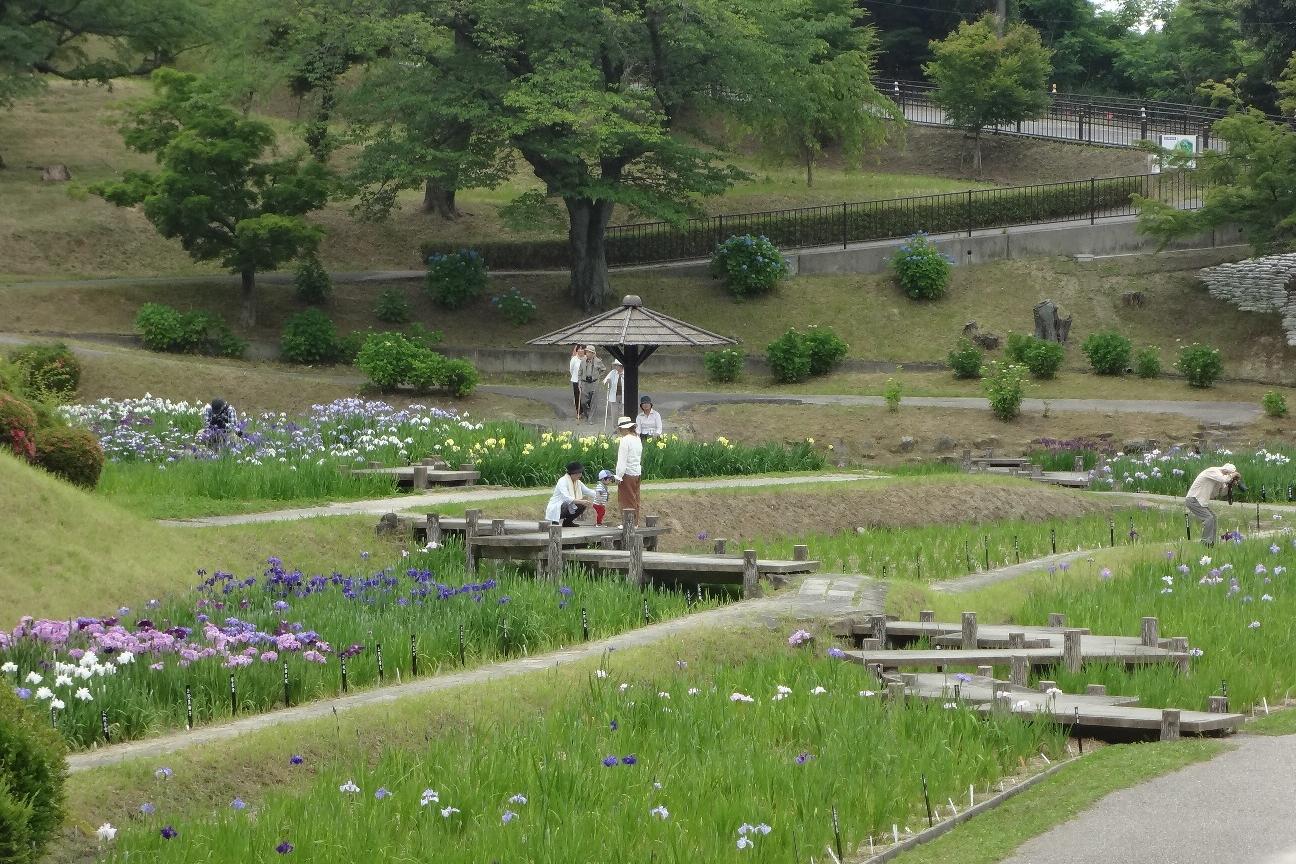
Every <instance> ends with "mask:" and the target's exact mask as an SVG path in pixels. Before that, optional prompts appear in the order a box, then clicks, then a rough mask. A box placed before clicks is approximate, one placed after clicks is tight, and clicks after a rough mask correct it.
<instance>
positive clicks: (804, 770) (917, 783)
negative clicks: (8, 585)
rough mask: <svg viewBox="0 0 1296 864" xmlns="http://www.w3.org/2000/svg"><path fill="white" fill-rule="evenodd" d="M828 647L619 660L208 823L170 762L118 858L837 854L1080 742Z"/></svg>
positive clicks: (147, 791)
mask: <svg viewBox="0 0 1296 864" xmlns="http://www.w3.org/2000/svg"><path fill="white" fill-rule="evenodd" d="M811 650H812V649H811V648H810V647H806V646H802V647H800V648H789V649H788V650H787V653H786V654H783V655H780V656H772V657H768V658H764V659H760V660H756V661H752V662H749V663H746V664H742V665H739V666H735V667H725V666H720V667H716V668H708V669H706V670H700V669H698V668H696V667H698V666H700V664H698V663H697V662H694V663H693V664H692V666H690V665H688V664H685V663H683V662H681V663H680V664H678V665H679V666H680V667H681V668H678V669H677V671H676V672H675V673H674V674H672V675H670V676H667V677H663V678H642V677H639V676H636V675H635V674H634V671H633V670H622V669H618V668H616V667H615V666H609V667H607V668H605V669H600V670H598V671H597V672H596V673H595V674H594V675H592V676H591V677H590V679H589V685H588V687H586V688H583V689H578V690H577V691H576V692H573V693H572V694H571V697H570V698H569V699H568V700H566V701H565V702H564V703H563V704H562V705H561V706H560V707H558V708H557V709H556V710H551V711H547V712H546V713H545V714H543V715H542V716H539V715H538V716H528V717H526V718H524V719H522V720H521V721H519V718H516V717H505V718H499V719H498V720H495V721H490V722H486V721H483V722H480V723H477V724H474V725H473V726H471V727H469V728H464V729H459V730H456V733H455V737H454V739H453V743H452V744H450V745H448V743H447V742H446V741H442V740H434V741H431V742H429V744H428V745H427V746H426V748H424V749H422V750H418V751H408V750H406V751H398V752H388V753H386V754H384V755H382V756H381V757H380V758H378V759H376V760H373V761H370V760H368V759H366V758H363V757H358V758H356V760H355V762H354V763H350V764H348V763H347V761H345V759H344V760H342V761H341V763H340V764H336V765H330V766H325V767H321V768H320V769H319V774H318V776H317V777H316V778H315V780H314V781H313V782H312V783H311V785H310V786H309V787H308V789H307V791H305V792H301V793H288V792H281V793H276V794H272V795H269V796H267V797H265V798H264V799H261V798H257V797H254V796H252V795H249V796H248V799H247V800H243V799H241V798H240V799H238V800H237V802H236V803H235V805H233V806H228V807H221V808H220V810H219V811H217V812H215V813H213V814H212V815H211V816H209V817H208V818H203V819H192V820H191V819H183V818H177V817H176V816H175V815H174V814H170V813H168V811H167V804H166V791H167V783H168V782H171V780H170V778H169V777H167V776H166V775H165V774H163V773H159V775H158V778H159V779H158V780H157V781H156V785H155V786H153V788H144V789H141V790H139V793H138V796H139V799H140V800H139V806H143V805H145V804H147V805H148V807H147V808H145V809H146V810H147V811H148V812H147V814H146V815H145V814H141V815H140V816H138V817H136V818H133V819H132V820H131V822H130V824H124V825H121V826H118V827H120V834H117V835H116V839H115V840H111V841H105V842H107V843H110V844H111V846H112V847H113V849H112V851H113V853H115V854H113V855H112V856H111V860H118V861H126V860H132V861H133V860H138V859H139V858H141V857H142V858H146V859H147V860H150V861H160V862H165V861H187V860H194V859H196V858H199V857H201V858H202V859H203V860H204V861H210V862H214V864H223V862H244V861H259V860H268V859H270V858H273V857H274V853H276V852H277V853H279V854H280V855H284V856H288V857H289V858H291V857H292V856H300V857H302V858H303V860H311V861H327V862H349V861H358V860H366V859H369V858H372V857H373V855H374V850H382V855H383V856H384V857H386V858H388V859H389V860H398V859H406V858H407V859H409V860H415V859H417V860H422V859H424V858H426V856H427V855H428V854H429V850H435V857H436V859H437V860H438V861H445V862H473V864H477V862H483V861H530V862H552V864H569V862H572V861H728V860H743V859H745V858H750V859H752V860H761V861H806V860H809V859H810V858H811V857H813V858H815V859H817V860H827V856H826V853H825V852H824V850H825V848H827V847H835V848H836V849H839V850H841V851H842V852H844V853H845V854H846V855H852V856H853V855H854V854H855V853H856V852H857V851H859V850H862V851H863V852H867V850H868V848H869V847H868V838H869V836H870V835H872V836H873V837H874V838H876V842H877V843H879V844H881V843H882V842H883V838H884V837H885V839H886V841H887V842H889V841H890V839H891V837H892V825H893V824H894V825H896V826H897V831H898V833H901V836H903V833H902V832H904V831H905V830H906V828H909V827H912V828H913V829H914V830H917V829H918V827H919V826H920V825H923V826H924V827H925V823H924V822H923V819H924V818H925V817H924V816H923V815H922V814H923V812H924V810H923V797H922V795H923V790H922V783H923V778H924V776H925V778H926V781H927V783H928V786H929V791H930V797H931V800H932V802H933V803H934V804H938V805H939V804H944V803H945V802H946V800H947V799H949V798H952V799H954V800H955V801H959V802H965V801H966V800H967V791H968V787H969V785H973V784H975V785H976V786H977V787H978V788H979V789H984V788H985V786H986V785H987V784H989V783H992V782H995V781H997V780H999V779H1000V778H1002V777H1003V776H1004V775H1005V774H1009V773H1014V772H1016V771H1018V770H1020V766H1021V765H1022V764H1023V763H1024V761H1026V760H1032V759H1034V758H1035V757H1037V754H1040V753H1041V752H1042V753H1044V754H1046V755H1047V756H1049V757H1050V758H1056V757H1057V756H1059V755H1061V754H1062V753H1063V752H1064V747H1065V744H1064V738H1063V736H1062V733H1061V732H1060V731H1059V729H1058V727H1056V726H1054V725H1053V724H1051V723H1047V722H1043V721H1039V720H1036V719H1035V718H1033V717H1030V716H1023V715H1020V714H1007V713H1005V714H1004V715H1002V716H996V717H994V718H992V719H984V718H982V717H980V716H978V715H977V714H976V713H975V712H973V711H968V710H964V709H962V708H960V707H957V706H955V707H952V708H949V709H947V708H944V707H942V706H941V705H939V704H928V705H919V704H909V705H898V704H887V703H885V702H883V701H882V700H881V699H880V697H879V696H878V695H876V694H875V693H874V692H873V691H872V690H870V689H867V688H869V687H875V686H876V684H875V683H874V681H873V679H872V678H871V676H870V675H869V674H868V673H867V672H866V671H865V670H864V669H862V668H861V667H859V666H857V665H854V664H849V663H844V662H841V661H840V660H836V659H831V658H824V657H815V656H813V655H812V654H811ZM467 766H471V770H465V768H466V767H467ZM165 767H166V766H165V765H163V764H159V766H158V768H157V770H158V771H159V772H162V771H163V769H164V768H165ZM314 767H315V766H303V770H313V769H314ZM959 806H960V809H962V804H961V803H960V805H959ZM834 809H835V811H836V821H837V823H838V825H839V828H840V843H839V842H838V838H837V837H836V835H835V834H834V821H835V820H834ZM946 812H947V813H948V810H947V811H946ZM107 828H109V829H113V828H114V826H111V825H109V826H107Z"/></svg>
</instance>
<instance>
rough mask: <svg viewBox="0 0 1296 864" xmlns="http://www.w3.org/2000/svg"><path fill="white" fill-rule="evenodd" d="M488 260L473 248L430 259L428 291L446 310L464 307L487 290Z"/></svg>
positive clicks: (441, 254)
mask: <svg viewBox="0 0 1296 864" xmlns="http://www.w3.org/2000/svg"><path fill="white" fill-rule="evenodd" d="M489 283H490V276H489V275H488V274H487V272H486V259H484V258H482V256H481V255H479V254H477V252H475V251H473V250H472V249H460V250H459V251H458V252H447V253H438V254H435V255H431V256H429V257H428V259H427V281H426V283H425V290H426V291H427V293H428V295H429V296H430V297H431V298H432V300H433V302H434V303H436V304H437V305H438V306H441V307H443V308H445V309H461V308H463V307H464V306H466V305H468V303H470V302H472V301H473V300H476V299H477V298H478V297H479V296H481V293H482V292H483V291H485V290H486V286H487V285H488V284H489Z"/></svg>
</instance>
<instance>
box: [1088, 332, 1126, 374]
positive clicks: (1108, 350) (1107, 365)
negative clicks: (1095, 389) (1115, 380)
mask: <svg viewBox="0 0 1296 864" xmlns="http://www.w3.org/2000/svg"><path fill="white" fill-rule="evenodd" d="M1080 350H1081V351H1083V352H1084V355H1085V356H1086V357H1088V358H1089V365H1090V366H1091V367H1093V370H1094V371H1095V372H1097V373H1098V374H1099V375H1124V374H1125V370H1126V369H1128V368H1129V365H1130V355H1131V354H1132V353H1133V351H1134V346H1133V345H1131V344H1130V340H1128V339H1126V338H1125V337H1124V336H1122V335H1121V334H1119V333H1117V332H1116V331H1115V330H1100V331H1099V332H1097V333H1090V334H1089V338H1087V339H1085V341H1084V342H1083V343H1082V344H1081V346H1080Z"/></svg>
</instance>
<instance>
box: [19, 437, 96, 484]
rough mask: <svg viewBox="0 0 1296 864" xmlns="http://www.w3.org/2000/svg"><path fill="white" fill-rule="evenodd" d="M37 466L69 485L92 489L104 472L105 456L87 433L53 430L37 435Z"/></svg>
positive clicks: (93, 438) (94, 438)
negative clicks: (100, 474) (73, 484)
mask: <svg viewBox="0 0 1296 864" xmlns="http://www.w3.org/2000/svg"><path fill="white" fill-rule="evenodd" d="M36 464H37V465H39V466H40V467H42V468H44V469H45V470H46V471H48V472H50V473H51V474H54V475H57V476H59V477H62V478H63V479H64V480H66V481H68V482H69V483H75V484H76V485H78V486H84V487H85V488H87V489H93V488H94V487H95V486H97V485H98V483H99V473H100V472H101V471H103V465H104V452H103V448H102V447H100V446H99V439H98V438H97V437H96V436H95V434H94V433H93V432H91V431H90V430H89V429H82V428H80V427H67V426H55V427H50V428H45V429H40V430H38V431H37V432H36Z"/></svg>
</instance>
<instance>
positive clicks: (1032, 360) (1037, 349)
mask: <svg viewBox="0 0 1296 864" xmlns="http://www.w3.org/2000/svg"><path fill="white" fill-rule="evenodd" d="M1064 357H1065V354H1064V352H1063V351H1062V346H1061V345H1059V344H1058V343H1056V342H1049V341H1047V340H1045V339H1036V340H1034V342H1033V343H1032V344H1031V346H1030V347H1029V348H1027V349H1026V358H1025V360H1026V368H1027V369H1029V370H1030V373H1031V377H1032V378H1041V379H1048V378H1053V377H1056V376H1057V373H1058V370H1059V369H1061V368H1062V360H1063V359H1064Z"/></svg>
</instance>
